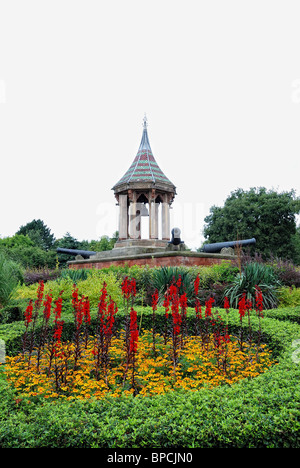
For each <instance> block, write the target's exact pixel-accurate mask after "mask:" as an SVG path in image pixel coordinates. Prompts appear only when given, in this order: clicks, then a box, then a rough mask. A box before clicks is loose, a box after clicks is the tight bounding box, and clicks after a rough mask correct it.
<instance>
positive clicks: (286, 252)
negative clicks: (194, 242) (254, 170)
mask: <svg viewBox="0 0 300 468" xmlns="http://www.w3.org/2000/svg"><path fill="white" fill-rule="evenodd" d="M299 212H300V198H297V197H296V195H295V191H294V190H291V191H290V192H283V193H277V192H276V191H274V190H267V189H266V188H264V187H260V188H256V187H253V188H251V189H250V190H249V191H244V190H243V189H240V188H239V189H237V190H236V191H234V192H232V193H231V194H230V195H229V197H228V198H227V199H226V201H225V204H224V206H223V207H218V206H213V207H211V209H210V214H209V215H208V216H207V217H206V218H205V220H204V221H205V223H206V225H205V227H204V236H205V238H206V239H207V242H209V243H213V242H225V241H228V240H236V239H248V238H252V237H255V238H256V245H255V247H254V248H255V250H256V251H257V252H260V253H261V254H262V255H263V256H264V257H270V256H271V255H274V256H277V257H281V258H288V259H291V260H295V259H296V258H297V257H298V255H299V253H298V252H297V245H298V246H299V244H297V242H295V237H296V220H295V215H296V214H297V213H299Z"/></svg>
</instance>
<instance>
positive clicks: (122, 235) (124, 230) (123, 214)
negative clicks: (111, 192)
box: [119, 195, 128, 240]
mask: <svg viewBox="0 0 300 468" xmlns="http://www.w3.org/2000/svg"><path fill="white" fill-rule="evenodd" d="M119 207H120V212H119V239H120V240H125V239H128V211H127V195H119Z"/></svg>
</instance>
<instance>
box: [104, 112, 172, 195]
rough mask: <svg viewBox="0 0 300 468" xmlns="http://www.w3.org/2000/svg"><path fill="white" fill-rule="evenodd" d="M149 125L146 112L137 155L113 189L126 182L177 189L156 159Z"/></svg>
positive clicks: (122, 185)
mask: <svg viewBox="0 0 300 468" xmlns="http://www.w3.org/2000/svg"><path fill="white" fill-rule="evenodd" d="M147 127H148V120H147V117H146V114H145V116H144V119H143V134H142V139H141V143H140V146H139V149H138V152H137V155H136V157H135V158H134V160H133V162H132V164H131V166H130V167H129V169H128V171H127V172H126V173H125V174H124V176H123V177H122V178H121V179H120V180H119V182H118V183H117V184H116V185H115V186H114V187H113V190H116V189H119V190H120V189H121V187H124V184H134V185H137V184H138V185H140V184H145V183H148V184H149V183H151V184H154V185H157V184H161V185H163V186H169V187H170V188H171V190H172V191H175V186H174V185H173V184H172V182H171V181H170V180H169V179H168V178H167V177H166V176H165V174H164V173H163V172H162V170H161V169H160V167H159V166H158V164H157V162H156V161H155V159H154V156H153V154H152V150H151V146H150V142H149V138H148V131H147ZM119 190H118V191H119Z"/></svg>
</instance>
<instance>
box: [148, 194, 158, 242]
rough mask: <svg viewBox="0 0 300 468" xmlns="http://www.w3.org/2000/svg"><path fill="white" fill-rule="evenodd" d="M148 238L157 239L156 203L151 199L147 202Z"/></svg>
mask: <svg viewBox="0 0 300 468" xmlns="http://www.w3.org/2000/svg"><path fill="white" fill-rule="evenodd" d="M149 211H150V212H149V238H150V239H158V203H155V200H151V202H150V203H149Z"/></svg>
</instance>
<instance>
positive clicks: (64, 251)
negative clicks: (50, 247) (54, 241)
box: [56, 247, 96, 258]
mask: <svg viewBox="0 0 300 468" xmlns="http://www.w3.org/2000/svg"><path fill="white" fill-rule="evenodd" d="M56 252H57V253H62V254H66V255H81V256H82V257H83V258H89V257H90V256H91V255H96V252H92V251H91V250H77V249H63V248H61V247H58V248H57V249H56Z"/></svg>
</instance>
